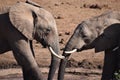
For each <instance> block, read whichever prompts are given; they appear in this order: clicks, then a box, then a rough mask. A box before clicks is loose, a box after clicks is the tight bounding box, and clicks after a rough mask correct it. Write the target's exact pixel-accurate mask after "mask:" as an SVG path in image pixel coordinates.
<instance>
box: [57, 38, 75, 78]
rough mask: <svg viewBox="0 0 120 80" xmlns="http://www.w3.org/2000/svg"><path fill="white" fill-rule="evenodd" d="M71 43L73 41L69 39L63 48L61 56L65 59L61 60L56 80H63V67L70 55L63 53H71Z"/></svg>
mask: <svg viewBox="0 0 120 80" xmlns="http://www.w3.org/2000/svg"><path fill="white" fill-rule="evenodd" d="M72 42H73V40H72V39H70V40H69V41H68V43H67V45H66V46H65V50H64V52H63V56H65V59H62V60H61V62H60V66H59V71H58V80H64V73H65V67H66V65H67V61H68V59H69V56H70V55H71V54H69V53H65V51H71V50H72V49H73V47H74V45H73V44H72Z"/></svg>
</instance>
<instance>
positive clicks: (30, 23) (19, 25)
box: [9, 2, 64, 80]
mask: <svg viewBox="0 0 120 80" xmlns="http://www.w3.org/2000/svg"><path fill="white" fill-rule="evenodd" d="M9 18H10V21H11V23H12V25H13V26H14V27H15V28H16V29H17V30H18V31H19V32H20V33H22V34H23V36H25V37H26V38H27V39H28V40H33V39H36V40H37V41H39V42H40V43H41V44H42V45H43V46H44V47H48V48H49V50H50V52H51V53H52V55H51V57H52V59H51V66H50V71H49V75H48V80H52V79H53V76H54V74H55V71H56V69H57V67H58V64H59V59H58V58H57V57H59V58H64V57H63V56H61V55H60V48H59V38H58V32H57V28H56V22H55V20H54V18H53V16H52V15H51V13H49V12H48V11H46V10H45V9H43V8H41V7H39V6H35V5H32V4H29V3H23V2H18V3H17V4H15V5H14V6H12V7H11V8H10V11H9Z"/></svg>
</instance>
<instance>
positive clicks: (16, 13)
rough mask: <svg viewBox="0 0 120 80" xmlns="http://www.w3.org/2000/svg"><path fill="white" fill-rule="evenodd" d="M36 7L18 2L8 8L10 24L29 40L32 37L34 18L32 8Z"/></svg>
mask: <svg viewBox="0 0 120 80" xmlns="http://www.w3.org/2000/svg"><path fill="white" fill-rule="evenodd" d="M32 8H36V9H38V8H37V7H34V6H32V5H30V4H27V3H23V2H19V3H16V4H15V5H14V6H12V7H11V8H10V11H9V17H10V21H11V23H12V25H13V26H14V27H15V28H16V29H18V30H19V31H20V32H21V33H22V34H23V35H24V36H25V37H26V38H28V39H29V40H32V39H33V33H34V21H33V20H34V18H33V13H32V12H33V10H32Z"/></svg>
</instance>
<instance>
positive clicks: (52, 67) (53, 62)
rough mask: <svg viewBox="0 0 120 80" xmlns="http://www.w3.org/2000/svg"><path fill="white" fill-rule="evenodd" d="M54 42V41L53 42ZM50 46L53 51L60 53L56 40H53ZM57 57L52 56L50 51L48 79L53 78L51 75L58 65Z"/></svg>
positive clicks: (51, 79)
mask: <svg viewBox="0 0 120 80" xmlns="http://www.w3.org/2000/svg"><path fill="white" fill-rule="evenodd" d="M55 42H56V43H55ZM55 42H54V43H53V44H52V45H50V47H51V48H52V49H53V51H54V52H55V53H56V54H57V55H60V48H59V43H58V41H55ZM59 62H60V60H59V58H57V57H56V56H54V55H53V54H52V52H51V65H50V70H49V74H48V80H53V77H54V75H55V71H56V69H57V68H58V66H59Z"/></svg>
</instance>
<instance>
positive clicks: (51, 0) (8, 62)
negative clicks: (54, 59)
mask: <svg viewBox="0 0 120 80" xmlns="http://www.w3.org/2000/svg"><path fill="white" fill-rule="evenodd" d="M1 1H4V0H0V3H1ZM9 1H10V4H11V2H13V3H14V2H17V1H18V0H7V2H8V3H9ZM19 1H23V2H24V1H25V0H19ZM32 1H34V2H37V3H38V4H40V5H41V6H42V7H43V8H45V9H46V10H48V11H49V12H51V13H52V14H53V16H54V18H55V20H56V23H57V28H58V32H59V37H60V38H59V39H60V48H61V53H62V50H63V49H64V46H65V44H66V42H67V41H68V39H69V38H70V36H71V35H72V33H73V31H74V29H75V28H76V27H77V25H78V24H79V23H80V22H81V21H83V20H86V19H88V18H91V17H93V16H97V15H100V14H101V13H103V12H106V11H109V10H117V11H118V10H120V8H119V7H120V1H119V0H32ZM34 51H35V58H36V60H37V62H38V64H39V66H40V67H41V68H46V69H47V68H48V67H49V65H50V57H51V54H50V52H49V50H48V49H45V48H42V46H41V45H40V44H39V43H37V42H36V41H34ZM103 56H104V54H103V53H97V54H95V53H94V50H87V51H83V52H79V53H74V54H72V55H71V57H70V59H69V62H68V66H67V67H68V68H72V69H73V71H68V72H66V75H65V80H100V77H101V70H102V66H103ZM16 67H17V68H19V66H17V63H16V61H15V59H14V57H13V55H12V52H7V54H2V55H0V68H3V69H4V70H6V71H4V70H3V71H2V70H0V80H23V79H22V74H21V71H20V72H19V71H18V72H19V73H17V69H14V70H8V69H6V68H16ZM81 68H82V69H81ZM76 69H77V70H76ZM78 69H79V70H78ZM83 69H84V70H83ZM90 70H92V71H90ZM94 70H97V71H94ZM1 71H2V72H1ZM83 71H84V72H83ZM87 71H90V72H87ZM13 72H15V73H13ZM3 73H4V75H2V74H3ZM43 73H44V72H43ZM56 76H57V74H56ZM44 77H47V73H44ZM55 80H56V77H55Z"/></svg>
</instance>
